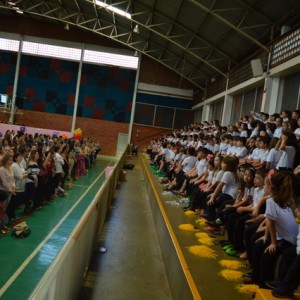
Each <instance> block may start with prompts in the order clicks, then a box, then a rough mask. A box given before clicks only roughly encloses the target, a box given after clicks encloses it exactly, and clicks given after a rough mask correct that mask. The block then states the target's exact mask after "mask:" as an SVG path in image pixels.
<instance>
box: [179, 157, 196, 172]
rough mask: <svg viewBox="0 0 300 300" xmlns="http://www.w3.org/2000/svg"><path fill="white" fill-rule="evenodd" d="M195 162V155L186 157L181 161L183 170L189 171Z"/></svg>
mask: <svg viewBox="0 0 300 300" xmlns="http://www.w3.org/2000/svg"><path fill="white" fill-rule="evenodd" d="M196 162H197V157H195V156H188V157H186V158H185V159H184V160H183V162H182V165H183V169H182V170H183V172H184V173H186V172H188V171H190V170H191V169H192V168H194V166H195V164H196Z"/></svg>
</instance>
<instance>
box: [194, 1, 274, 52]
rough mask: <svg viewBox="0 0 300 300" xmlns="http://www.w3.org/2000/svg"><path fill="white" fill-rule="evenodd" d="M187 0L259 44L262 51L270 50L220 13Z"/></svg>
mask: <svg viewBox="0 0 300 300" xmlns="http://www.w3.org/2000/svg"><path fill="white" fill-rule="evenodd" d="M189 1H190V2H192V3H193V4H194V5H196V6H197V7H199V8H200V9H202V10H203V11H205V12H206V13H208V14H211V15H212V16H213V17H215V18H216V19H218V20H219V21H221V22H222V23H224V24H225V25H227V26H228V27H230V28H231V29H233V30H234V31H236V32H237V33H239V34H240V35H242V36H243V37H245V38H246V39H248V40H249V41H251V42H253V43H254V44H256V45H257V46H259V47H260V48H261V49H263V50H264V51H266V52H269V51H270V50H269V48H268V47H266V46H265V45H263V44H262V43H260V42H259V41H258V40H256V39H255V38H253V37H252V36H251V35H249V34H247V33H246V32H244V31H242V30H241V29H240V28H238V27H236V26H235V25H233V24H232V23H230V22H229V21H227V20H226V19H224V18H223V17H221V16H220V15H218V14H217V13H215V12H214V11H212V10H210V9H209V8H207V7H206V6H204V5H203V4H201V3H199V2H198V1H196V0H189Z"/></svg>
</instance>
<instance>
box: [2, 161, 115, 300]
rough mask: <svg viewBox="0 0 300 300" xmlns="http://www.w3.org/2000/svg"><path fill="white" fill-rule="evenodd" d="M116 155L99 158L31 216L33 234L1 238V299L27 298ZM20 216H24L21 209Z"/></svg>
mask: <svg viewBox="0 0 300 300" xmlns="http://www.w3.org/2000/svg"><path fill="white" fill-rule="evenodd" d="M114 163H115V160H114V158H111V159H109V158H101V157H100V159H99V158H98V160H97V162H96V165H95V166H94V167H93V168H91V169H90V170H89V173H88V175H87V176H83V177H81V178H80V179H79V180H77V181H76V182H74V184H73V188H72V190H69V191H68V195H67V196H66V197H62V198H56V199H55V200H54V201H53V202H51V203H49V204H47V205H46V206H44V207H43V209H42V210H41V211H38V212H35V213H34V214H32V215H30V216H29V217H28V218H27V219H26V222H27V224H28V225H29V227H30V228H31V230H32V232H31V235H30V236H28V237H27V238H24V239H17V238H14V237H12V236H11V235H10V234H6V235H5V236H3V237H1V238H0V253H1V254H0V264H1V271H0V287H1V289H0V299H1V300H2V299H3V300H5V299H7V300H12V299H27V298H28V297H29V296H30V294H31V292H32V291H33V289H34V288H35V286H36V285H37V283H38V282H39V280H40V279H41V277H42V276H43V274H44V273H45V271H46V270H47V269H48V267H49V266H50V264H51V263H52V261H53V260H54V258H55V257H56V256H57V254H58V253H59V251H60V250H61V248H62V247H63V245H64V243H65V242H66V240H67V239H68V237H69V236H70V234H71V232H72V231H73V230H74V228H75V225H76V224H77V223H78V221H79V219H80V218H81V216H82V215H83V212H84V211H85V210H86V209H87V207H88V206H89V204H90V203H91V201H92V200H93V198H94V196H95V194H96V193H97V192H98V190H99V188H100V187H101V185H102V184H103V181H104V180H105V174H104V170H105V167H106V166H109V165H113V164H114ZM17 215H18V216H19V217H21V218H23V217H24V216H23V214H22V211H21V210H19V211H17Z"/></svg>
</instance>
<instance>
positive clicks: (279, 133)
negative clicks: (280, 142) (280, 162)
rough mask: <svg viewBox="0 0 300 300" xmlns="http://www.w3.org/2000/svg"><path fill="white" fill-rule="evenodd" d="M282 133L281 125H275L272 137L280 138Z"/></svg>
mask: <svg viewBox="0 0 300 300" xmlns="http://www.w3.org/2000/svg"><path fill="white" fill-rule="evenodd" d="M281 134H282V127H277V128H276V129H275V131H274V134H273V137H277V138H280V137H281Z"/></svg>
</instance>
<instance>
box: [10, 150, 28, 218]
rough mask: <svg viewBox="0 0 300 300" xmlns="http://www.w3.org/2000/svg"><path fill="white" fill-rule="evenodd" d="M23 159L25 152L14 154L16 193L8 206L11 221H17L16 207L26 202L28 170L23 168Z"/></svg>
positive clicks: (13, 168) (13, 167) (13, 166)
mask: <svg viewBox="0 0 300 300" xmlns="http://www.w3.org/2000/svg"><path fill="white" fill-rule="evenodd" d="M22 160H23V154H21V153H19V152H17V153H15V155H14V163H13V164H12V170H13V173H14V177H15V184H16V193H15V194H14V195H12V196H11V200H10V202H9V205H8V207H7V215H8V218H9V219H10V220H11V221H16V220H17V218H16V213H15V210H16V207H17V206H18V205H20V204H23V203H24V200H25V186H26V178H27V172H26V171H25V169H24V168H23V166H22V164H21V162H22Z"/></svg>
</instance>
